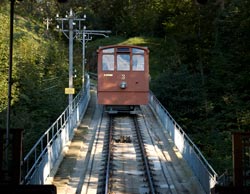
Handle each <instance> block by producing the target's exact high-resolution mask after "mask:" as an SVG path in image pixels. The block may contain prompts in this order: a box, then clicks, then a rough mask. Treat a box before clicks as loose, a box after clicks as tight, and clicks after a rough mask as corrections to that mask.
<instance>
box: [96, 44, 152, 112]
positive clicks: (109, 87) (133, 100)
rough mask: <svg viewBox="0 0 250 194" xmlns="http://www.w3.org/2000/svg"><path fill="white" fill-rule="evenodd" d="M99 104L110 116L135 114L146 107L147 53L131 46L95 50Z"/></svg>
mask: <svg viewBox="0 0 250 194" xmlns="http://www.w3.org/2000/svg"><path fill="white" fill-rule="evenodd" d="M97 52H98V89H97V98H98V104H101V105H104V106H105V110H106V111H107V112H109V113H118V112H129V113H137V111H138V110H139V109H138V107H139V106H140V105H145V104H148V97H149V50H148V48H146V47H141V46H132V45H111V46H104V47H100V48H99V49H98V51H97Z"/></svg>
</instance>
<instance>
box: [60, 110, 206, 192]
mask: <svg viewBox="0 0 250 194" xmlns="http://www.w3.org/2000/svg"><path fill="white" fill-rule="evenodd" d="M141 108H142V109H141V114H138V115H135V116H130V115H125V114H123V115H122V114H118V115H113V116H111V117H110V115H108V114H106V113H104V112H103V110H102V108H101V106H98V107H97V109H96V111H95V112H96V113H97V115H95V116H93V119H92V121H91V123H92V124H91V125H89V134H88V135H86V138H85V141H86V142H85V143H84V146H83V148H84V149H85V151H84V149H83V150H81V155H79V156H81V158H79V161H78V162H77V165H76V166H74V167H73V169H74V170H73V172H72V173H71V175H69V177H70V179H69V180H68V181H67V182H65V180H63V179H60V177H58V178H56V179H58V180H62V181H64V184H65V183H66V185H65V186H66V187H65V186H64V189H63V187H61V189H60V192H58V194H59V193H60V194H61V193H67V194H71V193H72V194H73V193H74V194H92V193H93V194H94V193H95V194H96V193H99V194H104V193H110V194H111V193H116V194H125V193H129V194H133V193H136V194H146V193H147V194H149V193H157V194H158V193H160V194H172V193H173V194H177V193H178V194H185V193H190V194H193V193H199V194H203V193H204V191H203V190H202V188H201V187H200V185H199V183H198V181H197V180H196V178H195V176H194V175H193V174H192V171H191V170H190V168H189V167H188V166H187V164H186V162H185V161H184V160H183V159H182V157H181V155H180V154H179V152H178V150H177V149H176V148H175V146H174V145H173V143H172V142H171V138H170V137H169V136H168V134H167V133H166V131H164V130H162V127H161V126H160V124H159V122H158V121H157V118H156V117H155V116H154V114H153V112H152V111H151V109H150V108H149V106H141ZM88 137H89V138H88ZM62 170H65V168H64V169H62ZM77 177H78V178H77Z"/></svg>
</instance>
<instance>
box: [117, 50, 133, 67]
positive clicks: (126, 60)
mask: <svg viewBox="0 0 250 194" xmlns="http://www.w3.org/2000/svg"><path fill="white" fill-rule="evenodd" d="M130 58H131V57H130V54H129V53H117V55H116V66H117V71H130Z"/></svg>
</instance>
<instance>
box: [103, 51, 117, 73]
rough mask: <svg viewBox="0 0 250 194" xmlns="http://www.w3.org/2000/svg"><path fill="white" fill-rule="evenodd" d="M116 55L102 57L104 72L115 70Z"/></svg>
mask: <svg viewBox="0 0 250 194" xmlns="http://www.w3.org/2000/svg"><path fill="white" fill-rule="evenodd" d="M114 62H115V60H114V55H102V70H103V71H114V69H115V63H114Z"/></svg>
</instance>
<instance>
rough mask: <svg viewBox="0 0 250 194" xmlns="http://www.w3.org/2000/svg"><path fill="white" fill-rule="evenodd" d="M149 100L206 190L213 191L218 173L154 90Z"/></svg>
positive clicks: (207, 191)
mask: <svg viewBox="0 0 250 194" xmlns="http://www.w3.org/2000/svg"><path fill="white" fill-rule="evenodd" d="M149 100H150V106H151V108H152V109H153V110H154V112H155V113H156V115H157V116H158V118H159V119H160V121H161V123H162V125H163V126H164V128H165V129H166V130H167V131H168V133H169V135H170V136H171V138H172V140H173V142H174V144H175V145H176V147H177V148H178V150H179V151H180V152H181V154H182V156H183V158H184V159H185V161H187V163H188V165H189V166H190V167H191V169H192V171H193V173H194V174H195V176H196V177H197V179H198V180H199V182H200V184H201V186H202V187H203V189H204V191H205V192H206V193H208V194H209V193H211V192H212V189H213V188H214V187H215V184H216V183H217V177H218V175H217V173H216V172H215V171H214V169H213V168H212V167H211V165H210V164H209V163H208V162H207V160H206V159H205V157H204V156H203V155H202V153H201V152H200V150H199V149H198V148H197V146H196V145H195V144H194V143H193V142H192V140H191V139H190V138H189V137H188V136H187V134H186V133H185V132H184V131H183V129H182V128H181V127H180V126H179V125H178V124H177V122H176V121H175V120H174V119H173V117H172V116H171V115H170V114H169V112H168V111H167V110H166V109H165V108H164V107H163V106H162V105H161V103H160V102H159V101H158V99H157V98H156V97H155V96H154V95H153V93H152V92H151V93H150V96H149Z"/></svg>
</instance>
